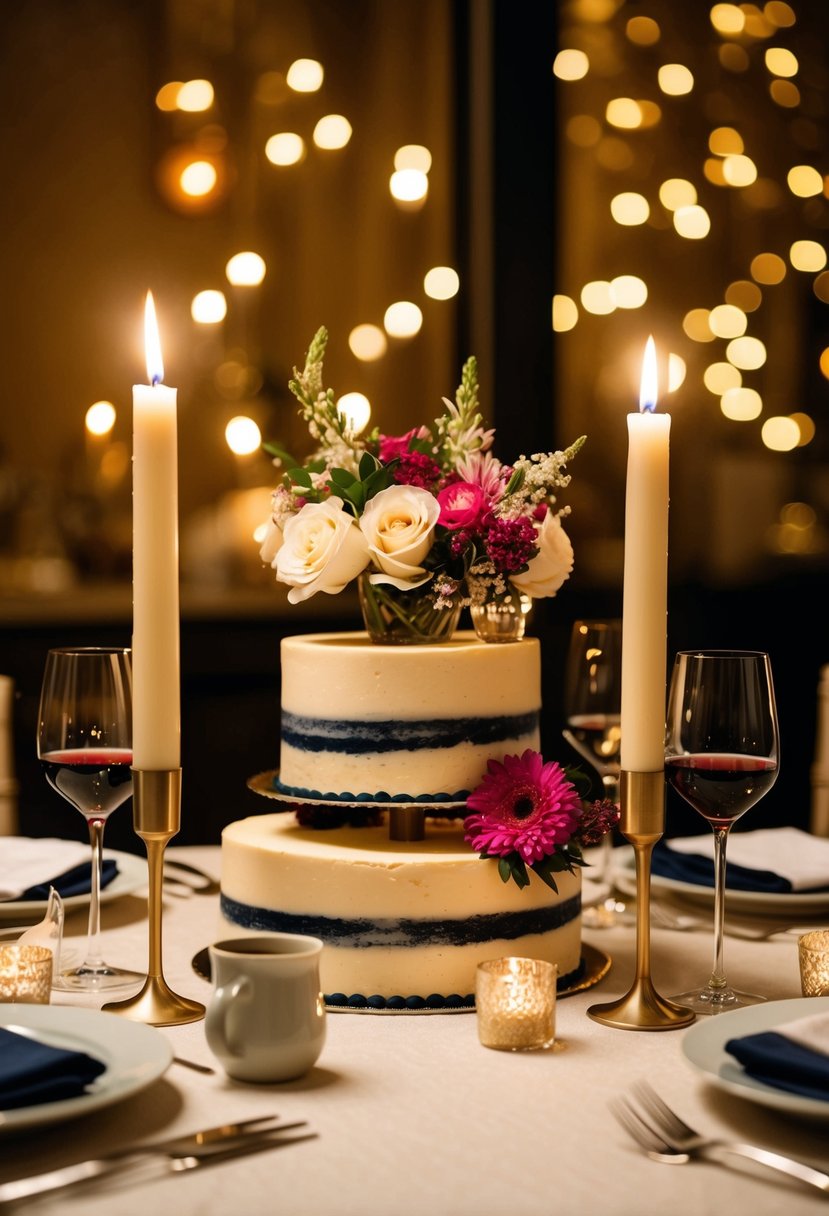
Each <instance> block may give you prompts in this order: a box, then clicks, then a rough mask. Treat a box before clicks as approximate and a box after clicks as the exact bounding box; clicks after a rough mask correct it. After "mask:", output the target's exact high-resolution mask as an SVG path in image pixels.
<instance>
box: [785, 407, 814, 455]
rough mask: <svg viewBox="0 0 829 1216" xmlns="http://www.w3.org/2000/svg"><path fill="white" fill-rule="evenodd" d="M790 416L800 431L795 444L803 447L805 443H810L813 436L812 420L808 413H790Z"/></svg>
mask: <svg viewBox="0 0 829 1216" xmlns="http://www.w3.org/2000/svg"><path fill="white" fill-rule="evenodd" d="M790 418H791V420H792V422H796V423H797V429H798V430H799V431H800V438H799V439H798V441H797V446H798V447H799V448H805V447H806V444H807V443H811V442H812V440H813V439H814V437H815V430H816V428H815V424H814V420H813V419H812V418H810V417H809V415H808V414H801V413H796V414H791V415H790Z"/></svg>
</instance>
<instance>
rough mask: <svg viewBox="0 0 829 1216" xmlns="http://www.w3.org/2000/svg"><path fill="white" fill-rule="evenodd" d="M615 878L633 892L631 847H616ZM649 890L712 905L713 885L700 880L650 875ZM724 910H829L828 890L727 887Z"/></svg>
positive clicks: (812, 912) (813, 912)
mask: <svg viewBox="0 0 829 1216" xmlns="http://www.w3.org/2000/svg"><path fill="white" fill-rule="evenodd" d="M613 870H614V874H613V877H614V882H615V883H616V886H617V887H618V888H619V890H620V891H624V893H625V895H635V894H636V872H635V863H634V857H633V850H632V849H626V848H622V849H615V850H614V854H613ZM651 890H652V891H654V892H655V893H656V894H659V893H660V892H662V893H663V894H666V895H668V894H670V895H680V896H682V898H683V899H689V900H692V901H693V902H694V903H699V904H708V905H712V904H713V903H714V888H713V887H704V886H702V885H701V884H700V883H695V882H681V881H680V880H679V879H678V878H663V877H662V876H661V875H660V874H652V875H651ZM725 894H726V912H728V911H731V912H733V913H735V914H736V913H741V914H745V915H747V916H753V915H757V916H771V917H775V916H782V917H784V918H785V917H787V916H812V915H819V914H820V913H822V912H829V891H811V892H803V891H794V892H785V893H772V892H769V891H735V890H733V888H731V887H727V888H726V893H725Z"/></svg>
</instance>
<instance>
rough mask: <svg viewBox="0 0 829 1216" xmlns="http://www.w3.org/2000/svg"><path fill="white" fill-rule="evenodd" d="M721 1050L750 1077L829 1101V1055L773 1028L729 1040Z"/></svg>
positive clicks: (788, 1091)
mask: <svg viewBox="0 0 829 1216" xmlns="http://www.w3.org/2000/svg"><path fill="white" fill-rule="evenodd" d="M725 1050H726V1051H727V1052H728V1053H729V1055H732V1056H733V1057H734V1059H735V1060H738V1061H739V1062H740V1063H741V1064H742V1066H743V1068H744V1069H745V1070H746V1072H747V1073H748V1075H749V1076H750V1077H754V1079H755V1080H756V1081H762V1082H763V1083H764V1084H765V1085H772V1086H773V1087H774V1088H775V1089H785V1090H786V1092H787V1093H790V1094H799V1095H800V1096H801V1097H803V1098H819V1099H821V1100H822V1101H824V1102H829V1056H826V1055H824V1054H823V1052H821V1051H811V1050H810V1049H809V1048H808V1047H804V1046H803V1044H802V1043H795V1042H794V1041H793V1040H792V1039H789V1038H787V1037H786V1035H783V1034H778V1033H777V1032H776V1031H774V1030H765V1031H763V1032H761V1033H759V1034H748V1035H745V1036H744V1037H743V1038H740V1039H729V1041H728V1042H727V1043H726V1045H725Z"/></svg>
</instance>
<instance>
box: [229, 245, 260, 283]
mask: <svg viewBox="0 0 829 1216" xmlns="http://www.w3.org/2000/svg"><path fill="white" fill-rule="evenodd" d="M266 269H267V267H266V266H265V259H264V258H263V257H261V256H260V255H259V254H258V253H253V252H252V251H251V250H244V251H243V252H242V253H234V255H233V257H232V258H230V260H229V261H228V263H227V265H226V266H225V274H226V275H227V281H228V283H232V284H233V286H234V287H256V286H257V285H258V284H259V283H261V282H262V280H263V279H264V277H265V271H266Z"/></svg>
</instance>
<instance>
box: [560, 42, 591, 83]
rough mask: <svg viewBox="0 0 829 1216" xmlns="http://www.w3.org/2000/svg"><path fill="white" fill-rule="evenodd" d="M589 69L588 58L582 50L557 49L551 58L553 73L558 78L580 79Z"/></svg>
mask: <svg viewBox="0 0 829 1216" xmlns="http://www.w3.org/2000/svg"><path fill="white" fill-rule="evenodd" d="M589 70H590V60H589V59H588V58H587V56H586V55H585V53H584V51H575V50H569V49H568V50H564V51H559V53H558V54H557V55H556V57H555V59H554V60H553V73H554V75H556V76H557V77H558V78H559V80H581V79H582V78H583V77H584V76H586V75H587V73H588V71H589Z"/></svg>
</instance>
